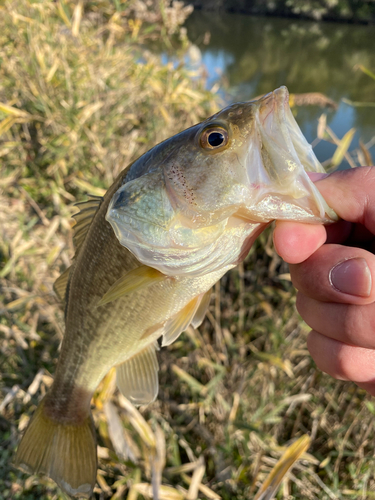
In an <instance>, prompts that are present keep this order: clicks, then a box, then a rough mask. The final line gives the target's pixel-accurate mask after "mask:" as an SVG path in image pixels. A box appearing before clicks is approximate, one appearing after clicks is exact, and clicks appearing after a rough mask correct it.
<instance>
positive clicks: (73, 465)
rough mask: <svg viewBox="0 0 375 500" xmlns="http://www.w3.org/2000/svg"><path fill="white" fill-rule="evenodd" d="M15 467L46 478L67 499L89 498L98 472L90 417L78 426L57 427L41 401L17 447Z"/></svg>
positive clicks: (93, 432)
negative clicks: (62, 491) (42, 474)
mask: <svg viewBox="0 0 375 500" xmlns="http://www.w3.org/2000/svg"><path fill="white" fill-rule="evenodd" d="M15 465H16V467H19V468H20V469H23V470H24V471H26V472H28V473H30V474H35V473H37V472H42V473H44V474H46V475H47V476H49V477H50V478H51V479H53V480H54V481H55V482H56V483H57V484H58V485H59V486H60V488H61V489H62V490H64V491H65V492H66V493H68V495H70V496H73V497H87V498H89V497H90V496H91V494H92V490H93V488H94V486H95V480H96V471H97V459H96V439H95V430H94V426H93V422H92V419H91V417H87V419H86V420H85V421H84V422H83V423H82V424H80V425H71V424H69V425H67V424H62V423H57V422H54V421H53V420H51V419H50V418H49V417H48V416H47V415H46V414H45V412H44V402H43V401H42V403H41V404H40V405H39V407H38V408H37V410H36V412H35V415H34V416H33V418H32V419H31V422H30V424H29V426H28V427H27V429H26V432H25V434H24V436H23V438H22V440H21V443H20V445H19V446H18V451H17V454H16V458H15Z"/></svg>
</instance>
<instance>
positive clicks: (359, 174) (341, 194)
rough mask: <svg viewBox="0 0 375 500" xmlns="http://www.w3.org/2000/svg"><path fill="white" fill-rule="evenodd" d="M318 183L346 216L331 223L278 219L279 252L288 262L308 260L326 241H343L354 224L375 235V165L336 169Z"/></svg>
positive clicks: (296, 262) (332, 203) (329, 200)
mask: <svg viewBox="0 0 375 500" xmlns="http://www.w3.org/2000/svg"><path fill="white" fill-rule="evenodd" d="M316 186H317V188H318V189H319V191H320V192H321V193H322V195H323V196H324V198H325V200H326V201H327V203H328V205H330V206H331V207H332V208H333V209H334V210H335V211H336V212H337V214H338V215H339V216H340V217H341V218H342V219H343V220H341V221H339V222H338V223H336V224H332V225H331V226H327V228H325V227H324V226H317V225H310V224H301V223H296V222H286V221H278V222H277V223H276V229H275V232H274V243H275V248H276V251H277V253H278V254H279V255H280V256H281V257H282V258H283V259H284V260H285V261H286V262H288V263H290V264H298V263H300V262H303V261H305V260H306V259H307V258H308V257H310V255H312V254H313V253H314V252H315V251H316V250H317V249H318V248H319V247H320V246H322V245H323V244H324V243H325V242H329V243H342V242H344V241H346V240H347V238H348V237H349V235H350V233H351V231H352V228H353V224H352V223H356V224H360V225H362V226H363V227H365V228H366V229H367V231H368V232H369V233H372V234H375V167H358V168H355V169H352V170H345V171H341V172H334V173H333V174H330V175H328V176H327V177H325V178H324V179H321V180H318V181H317V182H316Z"/></svg>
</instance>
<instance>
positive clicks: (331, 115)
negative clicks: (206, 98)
mask: <svg viewBox="0 0 375 500" xmlns="http://www.w3.org/2000/svg"><path fill="white" fill-rule="evenodd" d="M186 26H187V29H188V34H189V38H190V40H191V41H192V42H193V43H194V44H196V45H197V46H198V47H199V49H200V51H201V54H202V60H203V63H204V65H205V67H206V69H207V73H208V75H207V85H208V87H209V88H211V87H212V86H213V85H214V84H215V82H216V81H220V85H221V88H224V90H221V95H222V97H223V98H224V100H225V101H226V102H227V103H231V102H235V101H242V100H250V99H252V98H254V97H255V96H258V95H261V94H265V93H267V92H270V91H271V90H273V89H275V88H277V87H280V85H286V86H287V87H288V89H289V91H290V92H291V93H304V92H322V93H323V94H325V95H326V96H328V97H330V98H331V99H333V100H334V101H336V102H337V104H338V105H339V106H338V109H337V110H328V109H327V108H325V109H322V108H319V107H317V106H308V107H307V106H304V107H298V108H295V110H296V119H297V121H298V123H299V125H300V127H301V129H302V131H303V133H304V134H305V136H306V138H307V139H308V141H309V142H313V141H314V139H315V138H316V135H317V134H316V130H317V123H318V118H319V116H320V115H321V114H322V113H323V112H324V113H327V123H328V125H329V126H330V127H331V128H332V130H333V131H334V133H335V134H336V135H337V136H338V137H339V138H341V137H342V136H343V135H344V134H345V132H347V131H348V130H349V129H350V128H352V127H354V128H355V129H356V134H355V136H354V140H353V142H352V145H351V147H350V150H351V151H353V150H354V149H356V148H357V147H358V143H359V139H360V138H361V139H362V141H363V142H364V143H368V142H369V141H371V139H372V138H374V137H375V107H352V106H350V105H348V104H346V103H344V102H343V101H342V99H343V98H346V99H349V100H351V101H360V102H374V103H375V81H374V80H372V79H371V78H370V77H368V76H367V75H365V74H364V73H363V72H362V71H360V70H359V69H358V66H359V65H364V66H366V67H367V68H368V69H370V70H372V71H373V72H375V27H373V26H364V25H350V24H338V23H337V24H336V23H317V22H310V21H300V20H296V19H279V18H272V17H252V16H245V15H240V14H231V13H220V14H215V13H213V12H201V11H196V12H194V13H193V14H192V16H190V18H189V19H188V20H187V23H186ZM208 33H209V34H208ZM208 39H209V43H208V44H207V40H208ZM334 150H335V146H334V145H332V144H329V143H327V142H325V141H321V142H319V143H318V144H317V145H316V147H315V153H316V155H317V157H318V159H319V160H320V161H321V162H323V161H325V160H327V159H328V158H330V157H331V156H332V154H333V152H334ZM370 152H371V154H372V157H373V160H375V145H373V146H372V147H371V148H370ZM354 156H355V154H354ZM343 166H347V165H345V164H344V165H343Z"/></svg>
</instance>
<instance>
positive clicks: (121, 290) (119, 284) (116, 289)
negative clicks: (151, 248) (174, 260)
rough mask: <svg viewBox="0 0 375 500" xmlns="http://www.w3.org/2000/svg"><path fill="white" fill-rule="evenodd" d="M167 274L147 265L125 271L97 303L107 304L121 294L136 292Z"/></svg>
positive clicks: (99, 304) (162, 278) (163, 278)
mask: <svg viewBox="0 0 375 500" xmlns="http://www.w3.org/2000/svg"><path fill="white" fill-rule="evenodd" d="M166 279H168V276H166V275H165V274H163V273H161V272H160V271H157V270H156V269H153V268H152V267H149V266H139V267H136V268H135V269H133V270H132V271H129V272H128V273H126V274H125V275H124V276H122V278H120V279H118V280H117V281H116V283H114V284H113V285H112V286H111V287H110V289H109V290H108V291H107V292H106V293H105V294H104V295H103V297H102V298H101V300H100V301H99V303H98V306H102V305H104V304H107V302H111V301H112V300H116V299H118V298H120V297H122V296H123V295H128V294H129V293H133V292H136V291H138V290H141V289H142V288H146V287H148V286H150V285H153V284H154V283H158V282H160V281H164V280H166Z"/></svg>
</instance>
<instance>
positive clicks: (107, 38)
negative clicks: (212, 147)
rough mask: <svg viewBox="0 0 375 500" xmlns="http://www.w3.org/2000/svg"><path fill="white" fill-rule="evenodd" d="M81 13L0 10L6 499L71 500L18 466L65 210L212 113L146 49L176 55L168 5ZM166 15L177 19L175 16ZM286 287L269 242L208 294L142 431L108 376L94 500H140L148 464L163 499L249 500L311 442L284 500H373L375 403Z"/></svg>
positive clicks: (167, 367)
mask: <svg viewBox="0 0 375 500" xmlns="http://www.w3.org/2000/svg"><path fill="white" fill-rule="evenodd" d="M157 4H158V5H159V3H158V2H157ZM81 5H83V4H81V3H78V7H76V3H73V2H66V3H63V2H52V1H46V0H41V1H39V2H31V1H30V2H28V1H26V0H20V1H18V2H6V3H5V4H4V6H3V7H2V8H1V10H0V15H1V19H2V29H1V32H0V62H1V64H0V102H1V103H3V105H0V130H1V133H2V135H1V138H0V140H1V142H0V156H1V167H0V168H1V174H0V228H1V237H0V279H1V281H0V286H1V288H0V310H1V317H0V337H1V344H0V353H1V354H0V391H1V392H0V393H1V400H0V408H1V411H0V498H4V499H6V500H8V499H22V500H25V499H26V500H33V499H43V500H47V499H48V500H51V499H62V498H64V497H63V496H62V494H61V493H60V492H59V491H58V489H57V487H56V486H55V484H54V483H53V482H52V481H50V480H49V479H47V478H43V477H36V476H32V477H30V476H28V475H26V474H22V473H21V472H19V471H17V470H15V469H14V468H13V467H12V465H11V461H12V456H13V454H14V450H15V448H16V446H17V443H18V441H19V437H20V434H21V431H22V430H23V429H24V428H25V426H26V424H27V422H28V419H29V418H30V416H31V414H32V413H33V411H34V410H35V407H36V405H37V404H38V401H40V399H41V398H42V397H43V395H44V394H45V392H46V391H47V389H48V386H49V385H50V384H51V381H52V376H51V375H53V373H54V369H55V365H56V360H57V356H58V346H59V343H60V341H61V338H62V335H63V330H64V326H63V313H62V310H61V307H60V304H59V303H58V301H57V299H56V297H55V296H54V294H53V291H52V285H53V282H54V280H55V279H56V278H57V277H58V276H59V274H60V272H61V271H62V270H64V269H65V268H66V267H67V266H68V265H69V263H70V261H71V258H72V255H73V247H72V236H71V230H70V227H71V219H70V216H71V214H72V213H73V211H74V208H73V207H72V204H73V203H74V202H75V201H79V200H81V199H83V198H84V195H85V193H86V192H87V191H90V192H93V193H98V194H100V193H102V192H103V189H105V188H106V187H108V186H109V185H110V184H111V182H112V180H113V178H114V177H115V176H116V175H117V174H118V172H119V171H120V170H121V169H122V168H124V167H125V166H126V165H127V164H128V163H129V162H131V161H133V160H134V159H135V158H136V157H138V156H139V155H140V154H142V153H143V152H144V151H146V150H147V149H149V148H150V147H151V146H152V145H154V144H155V143H157V142H159V141H160V140H162V139H164V138H166V137H168V136H170V135H172V134H173V133H175V132H176V130H180V129H182V128H185V127H186V126H188V125H190V124H193V123H195V122H197V121H199V120H201V119H202V118H204V117H206V116H208V115H210V114H212V113H213V112H214V111H215V110H216V109H217V107H218V102H217V98H216V97H215V96H214V95H212V94H210V93H209V92H208V91H206V90H205V88H204V84H205V81H204V77H203V76H202V75H200V74H192V73H191V72H190V71H189V70H188V69H187V68H186V67H185V65H184V64H183V63H182V62H181V64H180V65H179V66H177V67H173V66H172V65H162V64H161V61H160V57H159V56H158V55H155V54H153V53H151V52H150V51H149V50H148V49H147V44H148V42H149V41H150V40H152V39H157V40H158V43H159V44H160V47H162V48H163V50H170V49H171V47H173V48H174V51H175V52H177V53H180V52H181V54H183V49H184V47H186V45H187V44H188V40H187V39H186V36H185V34H184V32H183V31H182V32H181V30H180V29H179V26H178V23H177V24H176V22H175V21H173V20H174V19H175V18H176V16H174V15H173V12H172V11H168V10H167V11H166V10H165V9H166V5H167V2H163V3H162V4H161V6H162V7H163V6H164V8H161V10H156V11H155V12H156V16H153V15H151V14H152V12H151V13H150V12H149V13H147V12H146V13H144V12H137V11H136V9H135V8H133V7H132V4H131V3H130V2H125V1H120V0H117V1H116V2H109V1H106V0H102V1H96V2H95V1H90V2H86V3H85V6H84V9H83V10H82V12H81V11H80V6H81ZM177 13H178V16H177V18H178V19H179V22H181V20H182V19H183V17H184V15H183V12H182V11H181V7H179V8H178V12H177ZM181 61H182V59H181ZM326 133H327V132H326ZM322 138H323V133H322ZM341 153H345V151H343V148H342V151H341ZM287 273H288V268H287V266H286V264H285V263H283V262H282V261H281V259H280V258H279V257H278V256H277V255H276V253H275V252H274V250H273V247H272V237H271V233H270V232H269V231H268V232H266V233H264V234H263V235H261V237H260V238H259V239H258V241H257V242H256V244H255V245H254V247H253V249H252V251H251V253H250V255H249V257H248V258H247V259H246V261H245V263H244V264H243V265H242V266H240V268H238V269H236V270H234V271H233V272H231V273H229V274H228V275H226V276H225V277H224V278H223V279H222V280H221V282H220V284H218V285H217V286H216V288H215V293H214V296H213V298H212V301H211V304H210V309H209V313H208V315H207V318H206V319H205V321H204V323H203V325H202V326H201V327H200V328H199V330H193V329H189V330H188V331H187V332H186V333H184V334H183V335H182V336H181V337H180V339H179V340H178V341H177V342H175V343H174V344H172V345H171V346H169V347H168V348H165V349H162V350H161V351H160V353H159V361H160V376H159V378H160V393H159V397H158V400H157V401H156V402H155V403H153V404H152V405H149V406H148V407H145V408H141V410H140V414H141V415H142V416H143V417H144V419H145V421H146V422H147V423H148V425H147V426H144V427H143V428H142V429H143V430H142V429H139V428H137V425H138V424H139V418H140V417H139V415H138V414H137V413H135V414H134V415H133V414H132V413H131V410H129V407H128V406H127V404H126V401H125V400H124V398H122V397H121V396H120V395H119V394H118V392H117V391H116V389H115V385H114V380H113V374H109V375H108V377H107V378H106V379H105V380H104V381H103V383H102V384H101V386H100V387H99V388H98V391H97V393H96V395H95V398H94V406H93V413H94V419H95V423H96V427H97V432H98V442H99V476H98V477H99V482H98V485H97V487H96V488H95V498H97V499H110V498H111V499H120V498H128V499H129V500H134V499H136V498H147V495H146V493H147V491H146V490H147V487H146V486H145V485H144V483H149V482H150V478H151V468H152V467H155V466H157V467H159V468H160V470H162V485H163V487H162V489H161V498H167V499H168V498H176V499H177V498H181V499H182V498H188V499H190V500H191V499H193V498H202V499H203V498H212V499H216V498H222V499H228V500H229V499H233V498H237V499H239V500H240V499H249V498H252V497H253V496H254V495H255V493H256V491H257V490H258V489H259V487H260V486H261V484H262V483H263V482H264V480H265V478H266V476H267V474H268V473H269V472H270V471H271V470H272V468H273V467H274V465H275V463H276V461H277V460H278V458H280V456H281V454H282V453H283V451H285V448H286V446H287V445H289V444H290V443H291V442H293V441H294V440H295V439H296V438H298V437H300V436H301V435H303V434H306V433H308V434H310V435H311V436H312V440H313V441H312V445H311V447H310V449H309V451H308V453H307V454H305V455H304V456H303V458H302V459H301V460H300V461H299V462H298V464H297V465H296V467H295V468H294V469H293V470H292V472H291V473H290V474H289V475H287V476H286V477H285V479H284V481H283V484H282V486H281V488H280V491H279V492H278V494H277V498H279V499H288V498H308V499H310V498H311V499H336V498H337V499H366V498H375V483H374V479H373V476H374V449H373V442H374V437H375V436H374V414H375V406H374V404H373V403H372V402H371V400H370V399H369V398H367V396H366V394H365V392H364V391H362V390H359V389H357V388H356V386H354V385H353V384H348V383H343V382H338V381H335V380H333V379H331V378H330V377H328V376H326V375H324V374H322V373H320V372H319V371H317V370H316V368H315V366H314V363H313V362H312V360H311V358H310V356H309V354H308V351H307V348H306V336H307V332H308V328H307V327H306V325H304V324H303V323H302V322H301V320H300V318H299V317H298V315H297V313H296V312H295V307H294V303H295V292H294V289H293V287H292V285H291V283H290V281H289V280H288V276H287ZM116 429H117V430H118V429H120V433H122V434H123V435H124V442H119V441H118V440H117V439H115V438H114V435H115V434H114V433H115V431H116ZM163 443H164V445H163ZM163 446H165V454H164V453H163V451H162V450H163ZM155 450H158V451H157V452H156V451H155ZM153 453H156V455H154V456H153V455H152V454H153ZM152 456H153V458H152ZM150 457H151V458H150ZM155 464H156V465H155ZM202 474H203V476H202ZM200 478H201V479H200ZM194 484H195V485H200V488H201V489H200V490H199V492H198V493H197V492H196V491H195V489H194ZM168 488H169V489H168ZM171 488H172V489H171ZM189 488H190V491H189ZM142 492H143V496H142ZM145 495H146V496H145Z"/></svg>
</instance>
